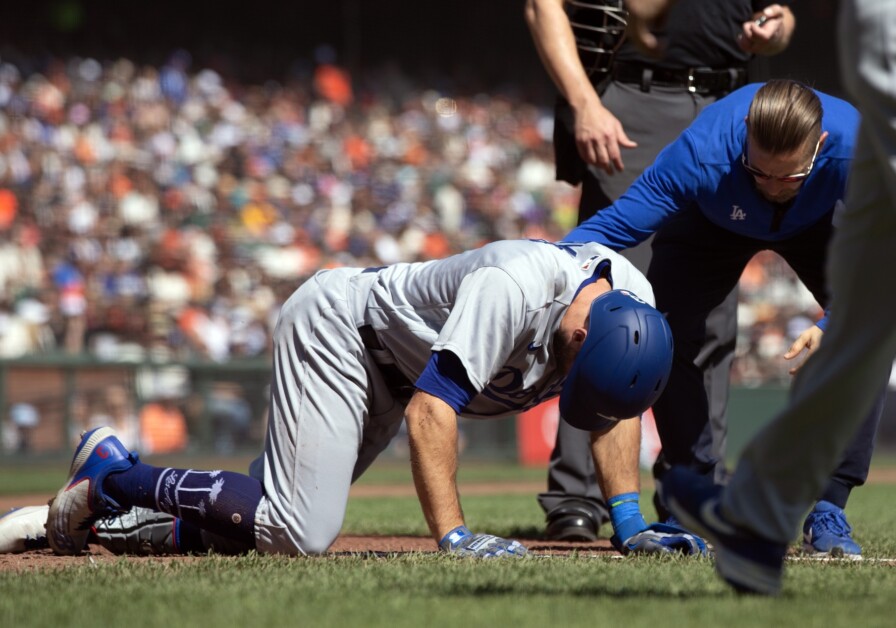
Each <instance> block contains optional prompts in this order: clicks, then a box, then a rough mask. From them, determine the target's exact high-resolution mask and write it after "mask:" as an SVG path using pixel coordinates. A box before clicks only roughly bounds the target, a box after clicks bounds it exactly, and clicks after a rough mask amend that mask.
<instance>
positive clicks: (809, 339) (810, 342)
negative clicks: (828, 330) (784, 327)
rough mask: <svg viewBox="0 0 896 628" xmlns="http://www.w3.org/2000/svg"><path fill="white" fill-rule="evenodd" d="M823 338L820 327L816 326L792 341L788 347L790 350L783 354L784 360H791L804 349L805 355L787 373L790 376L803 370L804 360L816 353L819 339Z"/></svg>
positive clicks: (819, 342)
mask: <svg viewBox="0 0 896 628" xmlns="http://www.w3.org/2000/svg"><path fill="white" fill-rule="evenodd" d="M822 336H824V332H823V331H822V329H821V327H819V326H818V325H812V326H810V327H809V328H808V329H807V330H806V331H804V332H803V333H801V334H800V335H799V337H798V338H797V339H796V340H794V341H793V344H792V345H790V348H789V349H788V350H787V353H785V354H784V359H785V360H792V359H793V358H795V357H796V356H798V355H799V354H800V353H802V352H803V350H804V349H805V351H806V355H805V356H804V357H803V359H802V360H800V361H799V362H798V363H796V366H794V367H793V368H792V369H790V371H789V373H790V374H791V375H795V374H796V372H797V371H798V370H800V369H801V368H803V364H805V363H806V360H808V359H809V356H810V355H812V354H813V353H815V352H816V351H818V347H820V346H821V338H822Z"/></svg>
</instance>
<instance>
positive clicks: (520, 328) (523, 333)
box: [357, 240, 654, 418]
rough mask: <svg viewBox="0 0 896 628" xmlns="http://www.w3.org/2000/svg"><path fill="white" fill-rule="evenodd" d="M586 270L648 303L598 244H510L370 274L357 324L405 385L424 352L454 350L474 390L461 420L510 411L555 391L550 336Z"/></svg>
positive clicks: (643, 284) (629, 272)
mask: <svg viewBox="0 0 896 628" xmlns="http://www.w3.org/2000/svg"><path fill="white" fill-rule="evenodd" d="M596 273H600V274H601V275H604V276H607V278H608V279H610V282H611V284H612V285H613V287H614V288H617V289H619V288H622V289H626V290H629V291H631V292H633V293H635V294H636V295H638V296H639V297H640V298H641V299H643V300H644V301H646V302H648V303H650V304H651V305H653V302H654V300H653V291H652V290H651V288H650V284H649V283H648V282H647V280H646V279H645V278H644V276H643V275H642V274H641V273H640V272H639V271H638V270H637V269H635V268H634V266H632V265H631V263H629V262H628V260H626V259H625V258H623V257H622V256H620V255H618V254H617V253H614V252H613V251H611V250H610V249H608V248H606V247H605V246H602V245H600V244H596V243H576V244H569V245H567V244H554V243H550V242H544V241H536V240H515V241H502V242H495V243H492V244H488V245H486V246H484V247H482V248H480V249H477V250H473V251H469V252H467V253H464V254H461V255H456V256H453V257H450V258H447V259H444V260H438V261H432V262H425V263H417V264H396V265H393V266H389V267H387V268H384V269H382V270H379V271H377V273H376V274H377V277H376V281H375V282H373V283H372V284H371V287H370V290H369V292H368V293H367V294H366V298H364V297H362V298H364V303H363V305H362V304H361V303H358V304H357V306H358V309H359V310H360V309H361V308H362V307H363V321H359V324H360V323H364V324H369V325H371V326H373V328H374V329H375V330H376V331H377V334H378V336H379V339H380V341H381V343H382V344H383V346H384V347H385V348H386V349H387V350H388V351H389V352H391V353H392V355H393V356H394V358H395V362H396V364H397V365H398V367H399V368H400V369H401V371H402V372H403V373H404V374H405V375H406V376H407V377H408V378H409V379H410V380H411V381H416V379H417V378H418V377H419V375H420V373H421V372H422V371H423V369H424V367H425V366H426V363H427V361H428V360H429V358H430V355H431V352H432V351H442V350H447V351H450V352H452V353H453V354H455V355H456V356H457V357H458V358H459V359H460V361H461V363H462V364H463V366H464V367H465V369H466V372H467V376H468V378H469V380H470V383H471V384H472V385H473V387H474V388H475V389H476V391H478V393H479V394H477V395H476V396H475V397H474V398H473V399H472V400H471V402H470V403H469V404H468V405H467V407H466V408H465V409H464V411H463V414H464V415H465V416H469V417H471V418H475V417H490V416H497V415H503V414H511V413H517V412H520V411H523V410H525V409H527V408H530V407H532V406H535V405H537V404H539V403H541V402H542V401H544V400H545V399H548V398H550V397H553V396H556V395H558V394H559V393H560V388H561V385H562V383H563V378H564V375H563V374H561V373H559V372H558V371H557V368H556V361H555V358H554V353H555V352H554V351H553V347H552V343H553V342H554V335H555V332H556V331H557V329H558V327H559V325H560V320H561V318H562V317H563V314H564V313H565V311H566V308H567V307H568V306H569V304H570V303H572V300H573V298H574V297H575V295H576V293H577V291H578V290H579V288H580V287H581V286H582V285H583V284H584V283H586V282H588V281H591V280H592V279H593V278H594V277H595V274H596ZM361 294H362V295H363V294H364V293H361Z"/></svg>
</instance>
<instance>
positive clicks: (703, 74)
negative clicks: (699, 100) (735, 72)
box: [686, 68, 725, 94]
mask: <svg viewBox="0 0 896 628" xmlns="http://www.w3.org/2000/svg"><path fill="white" fill-rule="evenodd" d="M721 72H725V70H722V71H721ZM719 74H720V71H718V70H713V69H712V68H688V69H687V77H688V78H687V83H686V87H687V89H688V91H689V92H690V93H692V94H708V93H710V92H713V91H718V89H717V86H716V85H715V82H716V78H717V77H718V76H719Z"/></svg>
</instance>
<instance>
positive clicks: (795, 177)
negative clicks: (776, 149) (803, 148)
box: [740, 138, 821, 183]
mask: <svg viewBox="0 0 896 628" xmlns="http://www.w3.org/2000/svg"><path fill="white" fill-rule="evenodd" d="M820 147H821V139H820V138H819V140H818V141H817V142H816V143H815V152H814V153H812V161H810V162H809V167H808V168H806V169H805V170H804V171H803V172H797V173H796V174H788V175H786V176H783V177H776V176H775V175H772V174H768V173H767V172H763V171H762V170H760V169H759V168H754V167H753V166H751V165H750V164H749V162H747V151H746V150H744V152H743V154H741V156H740V163H741V165H742V166H743V167H744V170H746V171H747V172H749V173H750V174H751V175H753V176H754V177H756V178H757V179H759V180H761V181H770V180H772V179H774V180H775V181H780V182H781V183H796V182H797V181H802V180H803V179H805V178H806V177H808V176H809V173H810V172H812V167H813V166H815V158H816V157H818V149H819V148H820Z"/></svg>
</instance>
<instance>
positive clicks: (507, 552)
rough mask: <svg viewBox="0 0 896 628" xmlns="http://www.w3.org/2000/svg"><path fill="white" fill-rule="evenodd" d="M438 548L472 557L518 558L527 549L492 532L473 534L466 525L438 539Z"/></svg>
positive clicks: (517, 542)
mask: <svg viewBox="0 0 896 628" xmlns="http://www.w3.org/2000/svg"><path fill="white" fill-rule="evenodd" d="M439 549H440V550H442V551H443V552H448V553H450V554H456V555H458V556H464V557H473V558H518V557H520V556H522V555H524V554H525V553H526V552H527V551H528V550H527V549H526V548H525V547H523V546H522V545H521V544H520V543H519V541H511V540H508V539H502V538H501V537H500V536H494V535H493V534H473V533H472V532H470V530H469V529H468V528H467V526H457V527H456V528H454V529H453V530H452V531H451V532H449V533H448V534H446V535H445V536H444V538H442V540H441V541H439Z"/></svg>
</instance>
